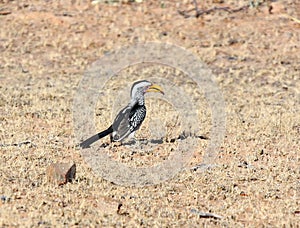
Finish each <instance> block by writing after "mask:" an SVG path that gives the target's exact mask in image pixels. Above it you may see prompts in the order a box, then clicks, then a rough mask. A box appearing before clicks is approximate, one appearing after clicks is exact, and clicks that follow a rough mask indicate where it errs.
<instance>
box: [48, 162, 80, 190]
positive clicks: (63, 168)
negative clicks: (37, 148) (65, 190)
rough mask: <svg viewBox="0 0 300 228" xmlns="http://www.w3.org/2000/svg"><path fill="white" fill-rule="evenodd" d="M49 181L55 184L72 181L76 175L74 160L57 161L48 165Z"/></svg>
mask: <svg viewBox="0 0 300 228" xmlns="http://www.w3.org/2000/svg"><path fill="white" fill-rule="evenodd" d="M46 174H47V177H48V181H49V182H52V183H54V184H58V185H63V184H66V183H67V182H71V181H72V180H73V179H74V178H75V175H76V165H75V163H74V162H68V163H62V162H57V163H53V164H51V165H50V166H48V168H47V171H46Z"/></svg>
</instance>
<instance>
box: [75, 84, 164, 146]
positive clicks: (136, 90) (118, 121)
mask: <svg viewBox="0 0 300 228" xmlns="http://www.w3.org/2000/svg"><path fill="white" fill-rule="evenodd" d="M147 92H160V93H162V94H164V92H163V90H162V88H161V87H160V86H159V85H156V84H152V83H151V82H149V81H146V80H142V81H137V82H135V83H134V84H133V85H132V87H131V92H130V94H131V100H130V102H129V104H128V105H127V106H126V107H125V108H123V109H122V110H121V111H120V112H119V114H118V115H117V117H116V118H115V120H114V122H113V124H112V125H111V126H110V127H109V128H107V129H106V130H104V131H102V132H99V133H98V134H96V135H93V136H92V137H90V138H88V139H86V140H85V141H83V142H82V143H80V147H81V148H88V147H89V146H90V145H91V144H92V143H94V142H96V141H97V140H99V139H101V138H103V137H105V136H107V135H109V134H110V139H111V141H112V142H118V141H123V140H124V139H125V138H127V137H128V136H129V137H134V133H135V132H136V131H137V130H138V129H139V128H140V126H141V125H142V123H143V121H144V119H145V117H146V106H145V98H144V95H145V93H147Z"/></svg>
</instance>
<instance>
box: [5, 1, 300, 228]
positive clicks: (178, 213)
mask: <svg viewBox="0 0 300 228" xmlns="http://www.w3.org/2000/svg"><path fill="white" fill-rule="evenodd" d="M175 2H177V3H175ZM179 2H182V1H144V2H143V3H130V4H127V3H122V4H120V3H115V4H107V3H100V4H97V5H91V4H89V3H88V2H87V1H72V3H71V1H8V0H4V1H3V0H2V1H0V14H1V15H0V24H1V29H0V50H1V56H0V69H1V71H0V72H1V73H0V80H1V84H0V88H1V90H0V91H1V93H0V106H1V109H0V113H1V114H0V118H1V128H0V131H1V134H0V137H1V149H0V150H1V156H0V164H1V166H0V177H1V182H0V196H1V202H0V226H1V227H15V226H26V227H36V226H43V227H52V226H81V227H83V226H92V227H94V226H144V227H148V226H155V227H156V226H164V227H165V226H185V227H191V226H194V227H196V226H197V227H199V226H208V227H220V226H227V227H244V226H247V227H257V226H258V227H282V226H284V225H285V226H293V227H297V226H299V225H300V156H299V151H300V143H299V141H300V136H299V135H300V115H299V112H300V76H299V74H300V59H299V51H300V23H299V21H297V20H296V19H297V18H298V19H300V13H299V12H300V4H299V3H295V2H297V1H292V0H282V1H274V2H272V3H268V2H264V3H262V4H261V5H259V6H257V7H256V8H249V9H245V10H241V11H237V12H227V11H222V10H217V11H213V12H210V13H208V14H204V15H202V16H200V17H199V18H195V17H189V18H184V17H183V16H182V15H180V14H179V13H178V11H177V10H178V9H181V10H188V9H191V8H193V5H192V4H191V2H190V1H183V2H182V3H179ZM218 2H221V1H206V3H205V4H204V5H199V7H200V8H202V9H210V8H212V7H214V6H217V7H225V6H228V7H230V8H231V9H238V8H239V7H241V6H245V5H248V4H249V1H246V0H245V1H242V0H240V1H227V0H225V1H224V3H218ZM270 5H271V6H272V7H273V8H272V9H271V10H270V12H271V13H270V12H269V9H270V8H269V6H270ZM190 13H191V15H194V12H190ZM288 16H290V17H288ZM291 17H292V18H291ZM144 41H161V42H169V43H173V44H176V45H179V46H182V47H184V48H186V49H187V50H189V51H191V52H194V53H195V54H196V55H198V56H199V58H200V59H202V60H203V61H204V62H205V63H206V64H207V65H208V66H209V67H210V68H211V69H212V70H213V72H214V74H215V76H216V78H217V82H218V85H219V88H220V89H221V90H222V92H223V95H224V98H225V100H226V112H227V122H226V124H227V127H226V138H225V140H224V143H223V144H222V147H221V150H220V151H219V157H218V160H217V163H218V166H216V167H214V168H213V169H210V170H208V171H206V172H199V171H198V172H194V171H192V170H186V171H183V172H181V173H179V174H178V175H177V176H176V177H175V178H173V179H172V180H169V181H168V182H165V183H162V184H159V185H156V186H150V187H144V188H134V187H122V186H118V185H114V184H112V183H110V182H108V181H106V180H103V179H102V178H101V177H99V176H97V175H95V174H94V173H93V172H92V170H91V168H90V167H89V166H88V164H87V163H86V162H85V161H84V159H83V157H82V156H81V152H80V150H78V149H76V148H75V145H76V144H77V143H78V142H77V141H76V139H75V136H74V131H73V130H74V129H73V115H72V109H73V106H72V102H73V97H74V94H75V93H76V88H77V85H78V83H79V82H80V80H81V78H82V76H83V73H84V70H85V69H87V67H88V66H89V65H90V64H91V63H92V62H94V61H95V60H97V59H98V58H100V57H101V56H102V55H103V54H104V53H106V52H107V51H110V50H114V49H116V48H119V47H122V46H125V45H130V44H133V43H136V42H144ZM141 72H143V71H141ZM143 76H144V75H143V73H142V75H141V76H140V77H141V78H143ZM127 80H128V79H127ZM117 82H118V81H115V82H114V83H117ZM119 82H120V83H124V81H119ZM97 113H98V114H99V113H101V109H98V110H97ZM204 114H205V112H204V111H203V112H201V113H200V115H201V118H202V119H204V122H203V129H204V130H203V132H201V134H204V135H206V134H208V135H209V126H210V121H209V120H206V121H205V116H203V115H204ZM99 118H100V117H99ZM101 118H104V119H105V121H106V122H105V126H106V124H108V123H109V122H110V121H111V116H110V115H107V116H101ZM149 118H150V117H149ZM147 126H148V124H147V123H146V124H145V130H147ZM97 127H98V128H99V130H100V129H102V128H103V126H102V125H98V126H97ZM175 127H176V126H175ZM146 136H147V135H146ZM206 144H207V140H199V151H198V152H197V153H195V155H194V158H193V162H196V161H201V156H202V153H203V150H204V149H205V146H206ZM166 155H168V153H166ZM112 156H113V155H112ZM133 156H134V159H139V157H138V155H136V154H134V155H133ZM145 156H148V157H151V154H147V155H145ZM116 159H121V160H122V159H124V160H125V162H126V161H129V160H130V159H129V158H128V154H127V155H126V156H125V157H124V156H123V157H122V156H121V157H119V158H118V157H117V158H116ZM149 159H150V158H149ZM151 159H152V158H151ZM151 159H150V160H151ZM66 160H73V161H75V163H76V164H77V176H76V180H75V181H74V182H73V183H68V184H66V185H64V186H60V187H58V186H54V185H52V184H50V183H48V182H47V178H46V174H45V171H46V168H47V166H48V165H49V164H51V163H52V162H56V161H66ZM154 160H155V159H154ZM157 160H158V161H159V159H157ZM118 208H119V209H118ZM191 210H197V211H201V212H211V213H214V214H217V215H220V216H222V217H223V218H222V219H215V218H201V217H199V216H198V215H197V214H195V213H192V211H191Z"/></svg>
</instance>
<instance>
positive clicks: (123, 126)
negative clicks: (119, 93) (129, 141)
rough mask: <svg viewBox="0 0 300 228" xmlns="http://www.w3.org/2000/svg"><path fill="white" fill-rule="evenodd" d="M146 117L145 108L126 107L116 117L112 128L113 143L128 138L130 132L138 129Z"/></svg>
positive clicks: (136, 106) (137, 106)
mask: <svg viewBox="0 0 300 228" xmlns="http://www.w3.org/2000/svg"><path fill="white" fill-rule="evenodd" d="M145 117H146V107H145V106H144V105H143V106H139V105H138V104H136V105H135V106H133V107H131V106H126V107H125V108H124V109H122V110H121V111H120V112H119V114H118V115H117V117H116V119H115V121H114V123H113V125H112V127H113V133H112V139H113V141H122V140H123V139H125V138H126V137H128V136H129V135H130V134H131V133H132V132H134V131H136V130H138V129H139V127H140V126H141V124H142V122H143V121H144V119H145Z"/></svg>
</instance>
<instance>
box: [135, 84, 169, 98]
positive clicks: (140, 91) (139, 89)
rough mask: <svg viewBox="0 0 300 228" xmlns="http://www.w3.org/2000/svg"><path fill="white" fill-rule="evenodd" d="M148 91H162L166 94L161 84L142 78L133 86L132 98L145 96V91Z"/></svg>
mask: <svg viewBox="0 0 300 228" xmlns="http://www.w3.org/2000/svg"><path fill="white" fill-rule="evenodd" d="M148 92H160V93H162V94H164V92H163V90H162V88H161V87H160V86H159V85H156V84H152V83H151V82H149V81H146V80H142V81H137V82H135V83H133V85H132V87H131V98H138V97H140V96H142V97H143V96H144V94H145V93H148Z"/></svg>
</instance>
